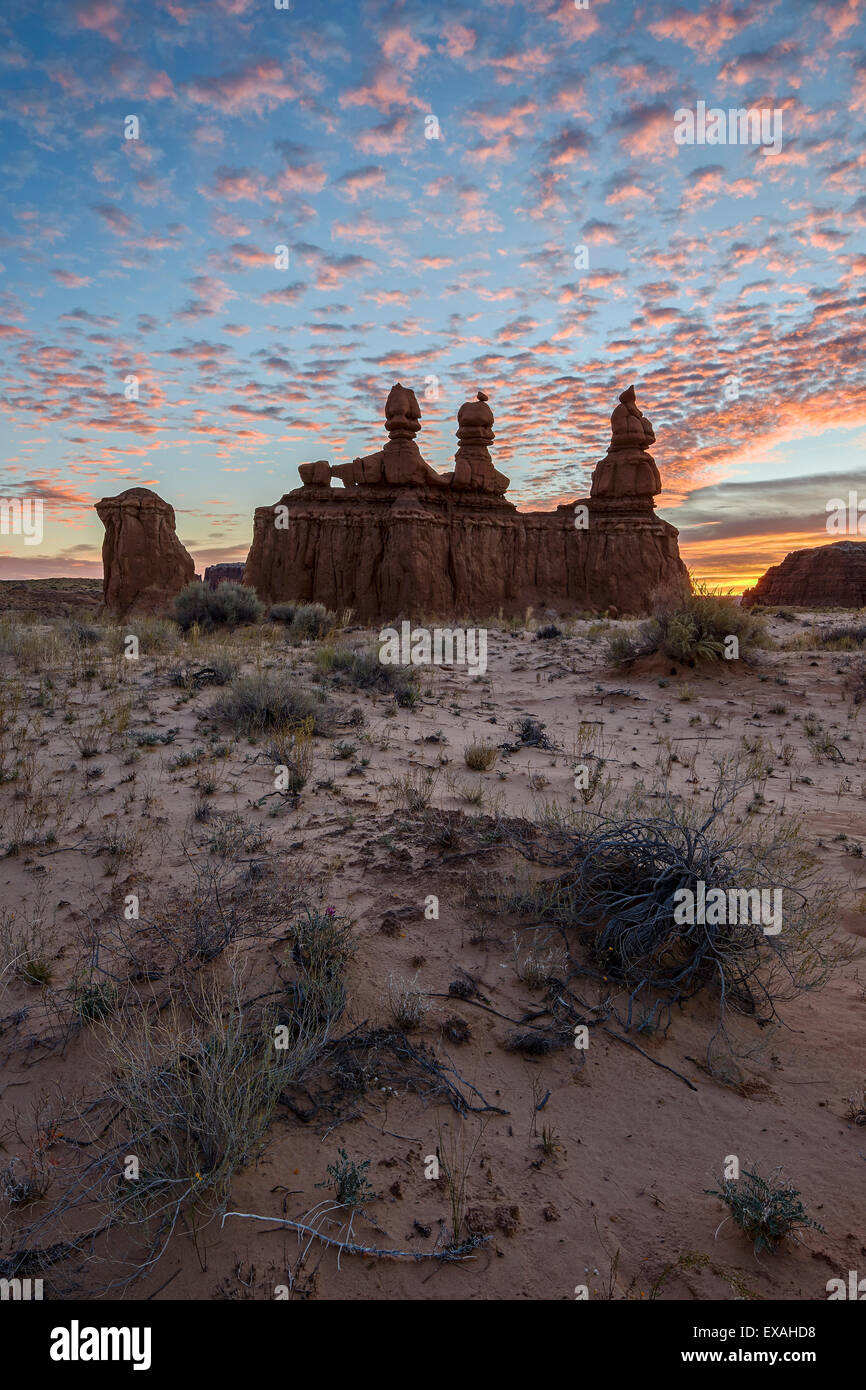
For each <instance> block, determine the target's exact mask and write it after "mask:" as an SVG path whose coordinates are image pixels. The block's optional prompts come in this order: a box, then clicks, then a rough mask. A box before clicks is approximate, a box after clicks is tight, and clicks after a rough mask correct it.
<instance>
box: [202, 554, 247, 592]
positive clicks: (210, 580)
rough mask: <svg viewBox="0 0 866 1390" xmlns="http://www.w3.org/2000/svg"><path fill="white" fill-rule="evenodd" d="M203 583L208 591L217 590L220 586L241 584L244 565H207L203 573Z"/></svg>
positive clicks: (241, 563)
mask: <svg viewBox="0 0 866 1390" xmlns="http://www.w3.org/2000/svg"><path fill="white" fill-rule="evenodd" d="M204 582H205V584H207V586H208V588H209V589H218V588H219V586H220V584H243V582H244V563H243V561H242V560H241V562H240V563H239V564H233V563H226V564H223V565H208V567H207V569H206V570H205V572H204Z"/></svg>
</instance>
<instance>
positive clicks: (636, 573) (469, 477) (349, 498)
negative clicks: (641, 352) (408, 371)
mask: <svg viewBox="0 0 866 1390" xmlns="http://www.w3.org/2000/svg"><path fill="white" fill-rule="evenodd" d="M395 392H398V393H399V394H398V395H397V396H396V397H395ZM627 398H628V399H627ZM620 401H621V404H620V407H618V409H617V411H614V416H613V417H612V428H613V438H612V441H611V449H610V450H609V452H608V455H607V457H606V458H605V459H604V460H602V462H601V463H600V464H599V465H598V467H597V468H596V473H595V477H594V481H593V489H592V493H591V495H590V497H589V498H585V499H582V500H581V501H579V502H572V503H569V504H567V505H565V506H561V507H559V508H557V510H556V511H555V512H518V511H517V510H516V508H515V507H514V506H512V504H511V503H510V502H507V501H506V500H505V497H504V495H503V494H504V492H505V489H506V488H507V487H508V479H507V478H506V477H504V475H502V474H501V473H498V472H497V471H496V469H495V468H494V466H493V463H492V460H491V458H490V452H489V445H490V443H491V442H492V441H493V438H494V435H493V429H492V425H493V412H492V411H491V410H490V408H489V406H488V405H487V401H486V397H485V396H484V393H483V392H479V393H478V397H477V400H476V401H473V402H466V403H465V404H464V405H463V406H461V409H460V412H459V414H458V440H459V442H460V447H459V449H458V451H457V455H456V459H455V469H454V472H453V473H441V474H440V473H436V472H435V470H434V469H432V468H430V467H429V465H428V464H427V463H426V462H425V461H424V460H423V459H421V456H420V453H418V455H417V460H416V459H415V455H414V454H412V453H410V452H408V451H409V450H410V449H413V450H416V451H417V445H416V444H415V440H414V436H415V434H416V433H417V430H418V428H420V425H419V421H420V411H418V412H417V414H416V411H417V401H416V400H415V397H414V394H413V393H412V392H407V391H406V388H404V387H402V386H399V384H398V386H397V387H395V388H394V391H392V393H391V396H390V397H389V400H388V407H387V408H386V423H387V426H388V430H389V434H390V435H391V439H390V441H389V443H388V444H386V445H385V447H384V449H383V450H382V452H381V453H380V454H373V455H370V456H368V457H367V458H365V459H356V460H354V462H353V463H352V464H345V465H341V466H340V467H339V468H331V469H330V470H329V474H328V476H327V478H325V476H324V474H323V473H321V471H320V473H319V475H318V476H319V477H320V478H321V479H322V481H321V482H319V481H315V482H314V476H315V475H314V473H313V472H311V469H320V465H319V464H316V465H308V464H305V465H302V467H301V470H300V471H301V476H302V479H303V480H304V486H303V487H301V488H297V489H295V491H293V492H290V493H287V494H286V495H285V496H284V497H282V498H281V500H280V502H278V503H277V504H275V506H273V507H259V508H257V510H256V514H255V523H254V533H253V544H252V548H251V550H250V554H249V557H248V559H247V564H246V569H245V571H244V582H245V583H246V584H250V585H252V586H253V587H254V588H255V589H256V591H257V593H258V594H259V596H260V597H262V598H263V599H265V600H268V601H270V602H280V601H283V600H291V599H294V600H298V601H302V602H317V603H323V604H325V605H326V606H327V607H328V608H332V609H339V608H352V609H354V611H355V613H356V614H357V616H358V617H359V618H360V619H361V620H362V621H373V622H375V621H379V620H390V619H394V618H398V617H409V618H423V617H434V616H435V617H439V616H441V617H451V618H453V617H455V616H472V615H475V616H477V617H484V616H489V615H491V614H496V613H498V612H500V611H501V612H502V613H503V614H505V615H507V616H513V615H518V614H522V613H523V612H524V611H525V610H526V608H527V607H530V606H532V607H535V608H544V609H546V608H554V609H556V610H558V611H559V612H561V613H568V612H574V611H580V610H582V609H607V608H609V607H611V606H616V608H618V609H619V611H620V612H622V613H633V614H640V613H645V612H647V611H648V609H649V605H650V604H651V601H652V599H653V597H654V595H656V594H661V593H664V594H672V593H674V592H682V591H683V590H684V589H687V588H688V573H687V571H686V568H685V565H684V564H683V562H682V561H681V559H680V557H679V551H678V548H677V531H676V530H675V528H674V527H673V526H671V525H669V523H668V522H666V521H662V520H661V519H660V518H659V517H657V516H656V515H655V512H654V502H653V497H654V495H655V493H656V492H658V491H659V490H660V488H661V482H660V479H659V475H658V470H657V469H656V466H655V463H654V461H653V459H652V457H651V456H650V455H649V454H648V453H647V452H646V449H645V447H644V446H645V445H646V444H647V443H648V442H650V441H651V440H653V439H654V438H655V436H654V434H653V432H652V427H651V426H650V424H649V421H647V420H645V419H644V417H643V416H642V415H641V413H640V411H638V410H637V407H636V406H634V392H633V390H631V393H629V392H625V393H624V394H623V396H622V397H621V398H620ZM618 411H622V412H623V415H620V414H618ZM620 422H623V423H620ZM635 422H637V423H635ZM638 425H639V427H640V436H639V438H638V435H637V432H636V431H637V426H638ZM395 442H396V443H397V444H398V445H399V464H398V466H395V467H389V449H390V448H391V445H392V444H393V443H395ZM614 443H616V445H617V447H616V448H614V447H613V446H614ZM418 460H420V466H419V464H418ZM305 473H306V476H305ZM430 475H432V478H431V476H430ZM599 475H600V476H599ZM331 476H337V477H340V478H341V479H343V481H344V482H346V483H347V487H346V488H345V489H340V488H331V487H330V478H331ZM597 483H598V486H596V484H597ZM587 522H588V524H585V523H587Z"/></svg>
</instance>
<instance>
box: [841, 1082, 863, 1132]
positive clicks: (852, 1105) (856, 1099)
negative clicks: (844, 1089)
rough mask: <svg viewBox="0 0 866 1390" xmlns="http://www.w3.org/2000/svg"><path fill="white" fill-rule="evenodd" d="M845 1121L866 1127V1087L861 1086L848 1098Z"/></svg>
mask: <svg viewBox="0 0 866 1390" xmlns="http://www.w3.org/2000/svg"><path fill="white" fill-rule="evenodd" d="M845 1103H846V1106H847V1109H846V1111H845V1119H846V1120H850V1121H851V1122H852V1124H855V1125H866V1086H861V1087H860V1090H859V1091H855V1092H854V1094H853V1095H852V1096H848V1097H847V1098H846V1102H845Z"/></svg>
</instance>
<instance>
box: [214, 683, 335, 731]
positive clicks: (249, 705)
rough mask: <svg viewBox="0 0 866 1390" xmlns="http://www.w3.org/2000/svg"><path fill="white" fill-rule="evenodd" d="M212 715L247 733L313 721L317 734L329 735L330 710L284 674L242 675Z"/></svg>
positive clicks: (232, 684) (227, 691) (218, 700)
mask: <svg viewBox="0 0 866 1390" xmlns="http://www.w3.org/2000/svg"><path fill="white" fill-rule="evenodd" d="M211 712H212V713H213V714H214V715H216V717H217V718H218V719H225V720H226V722H227V723H229V724H231V725H233V726H234V728H236V729H239V730H240V731H241V733H244V734H254V733H261V732H262V731H263V730H265V729H278V728H283V727H285V726H287V725H296V724H303V723H304V721H305V720H307V719H309V720H312V725H311V728H312V731H313V732H314V733H317V734H321V733H325V732H327V730H326V727H325V726H326V723H327V713H328V712H327V710H326V709H325V708H324V707H323V706H322V705H321V704H318V703H317V702H316V700H315V698H314V697H313V696H312V695H311V694H310V692H309V691H307V690H302V689H301V688H300V687H299V686H298V685H296V684H295V681H294V678H293V677H291V676H289V675H288V674H286V673H285V672H280V673H279V674H277V675H263V674H258V675H253V676H239V677H238V678H237V680H234V681H232V683H231V685H230V686H229V687H228V688H227V689H226V690H224V691H223V692H222V694H221V695H219V696H218V697H217V699H216V700H215V702H214V704H213V705H212V706H211Z"/></svg>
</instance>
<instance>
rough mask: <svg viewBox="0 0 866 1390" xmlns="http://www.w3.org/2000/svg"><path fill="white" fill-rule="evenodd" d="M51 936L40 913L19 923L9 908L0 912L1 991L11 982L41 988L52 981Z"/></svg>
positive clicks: (37, 912)
mask: <svg viewBox="0 0 866 1390" xmlns="http://www.w3.org/2000/svg"><path fill="white" fill-rule="evenodd" d="M49 943H50V935H49V932H48V929H47V926H46V924H45V921H44V918H43V915H42V912H41V910H39V909H38V908H37V910H36V912H35V913H34V914H33V916H32V918H28V919H27V920H25V921H19V920H18V917H17V914H16V913H15V912H14V911H13V910H12V908H4V909H3V911H2V912H0V991H5V989H6V988H7V987H8V985H9V983H10V981H11V980H13V979H17V980H20V981H21V983H22V984H25V985H36V986H40V987H41V986H42V985H47V984H48V983H49V982H50V980H51V965H50V958H49Z"/></svg>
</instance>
